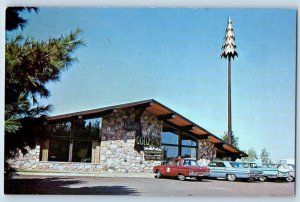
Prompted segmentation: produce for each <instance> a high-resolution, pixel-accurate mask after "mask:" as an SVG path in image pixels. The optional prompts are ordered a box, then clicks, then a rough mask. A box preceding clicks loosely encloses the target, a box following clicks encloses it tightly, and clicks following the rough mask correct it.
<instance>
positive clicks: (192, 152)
mask: <svg viewBox="0 0 300 202" xmlns="http://www.w3.org/2000/svg"><path fill="white" fill-rule="evenodd" d="M181 157H182V158H196V148H193V147H181Z"/></svg>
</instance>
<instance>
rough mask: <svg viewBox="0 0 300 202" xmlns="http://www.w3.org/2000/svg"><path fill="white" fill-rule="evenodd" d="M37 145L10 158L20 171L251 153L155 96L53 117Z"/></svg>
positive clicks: (120, 167)
mask: <svg viewBox="0 0 300 202" xmlns="http://www.w3.org/2000/svg"><path fill="white" fill-rule="evenodd" d="M43 128H45V131H46V132H45V133H44V134H40V136H39V137H38V138H36V146H35V148H31V149H29V148H27V149H28V152H27V153H26V154H25V155H23V153H22V152H21V151H20V152H19V153H18V155H16V157H15V158H13V159H10V160H8V163H9V164H10V166H11V167H12V168H14V169H16V170H17V171H35V172H71V173H101V172H107V171H108V172H111V173H114V172H116V173H151V172H152V167H153V166H155V165H159V164H162V163H164V162H165V161H166V160H167V159H169V158H173V157H178V156H180V157H191V158H196V159H198V160H199V161H201V160H213V159H215V158H222V157H230V158H231V159H233V160H234V159H237V158H241V157H243V156H247V155H246V154H245V153H243V152H242V151H240V150H239V149H237V148H235V147H233V146H231V145H228V144H227V143H225V142H223V141H222V140H221V139H220V138H218V137H216V136H215V135H213V134H212V133H210V132H208V131H207V130H205V129H204V128H202V127H201V126H199V125H197V124H195V123H193V122H192V121H190V120H188V119H187V118H185V117H183V116H181V115H180V114H178V113H176V112H175V111H173V110H171V109H169V108H168V107H166V106H164V105H162V104H161V103H159V102H157V101H155V100H145V101H140V102H134V103H128V104H122V105H116V106H110V107H105V108H100V109H94V110H87V111H81V112H76V113H70V114H64V115H58V116H53V117H49V118H47V120H46V122H45V123H44V126H43Z"/></svg>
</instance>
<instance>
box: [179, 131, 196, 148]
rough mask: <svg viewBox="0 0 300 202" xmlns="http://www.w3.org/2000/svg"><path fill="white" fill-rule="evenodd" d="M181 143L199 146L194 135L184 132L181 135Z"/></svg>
mask: <svg viewBox="0 0 300 202" xmlns="http://www.w3.org/2000/svg"><path fill="white" fill-rule="evenodd" d="M181 145H183V146H193V147H196V146H197V140H196V139H194V138H193V137H191V136H189V135H187V134H185V133H183V135H182V137H181Z"/></svg>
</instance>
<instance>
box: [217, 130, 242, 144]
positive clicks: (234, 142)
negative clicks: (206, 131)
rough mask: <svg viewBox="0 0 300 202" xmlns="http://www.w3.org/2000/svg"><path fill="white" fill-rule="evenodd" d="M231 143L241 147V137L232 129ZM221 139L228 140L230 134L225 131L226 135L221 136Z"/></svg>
mask: <svg viewBox="0 0 300 202" xmlns="http://www.w3.org/2000/svg"><path fill="white" fill-rule="evenodd" d="M231 138H232V139H231V142H232V143H231V145H232V146H234V147H235V148H239V137H237V136H236V135H235V134H234V132H233V131H232V133H231ZM221 139H222V140H223V141H224V142H228V134H227V133H226V132H225V133H224V135H223V136H222V137H221Z"/></svg>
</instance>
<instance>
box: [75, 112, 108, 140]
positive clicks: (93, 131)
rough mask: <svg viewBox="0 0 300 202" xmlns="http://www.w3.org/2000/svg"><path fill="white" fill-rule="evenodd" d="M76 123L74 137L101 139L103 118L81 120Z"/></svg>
mask: <svg viewBox="0 0 300 202" xmlns="http://www.w3.org/2000/svg"><path fill="white" fill-rule="evenodd" d="M73 123H74V137H79V138H80V137H84V138H86V137H93V138H100V135H101V134H100V129H101V127H102V118H101V117H97V118H92V119H79V120H76V121H74V122H73Z"/></svg>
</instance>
